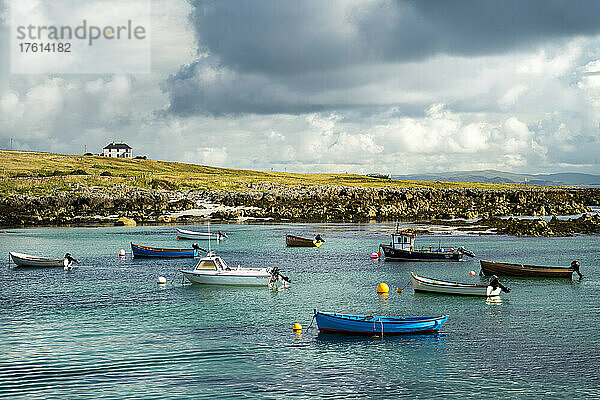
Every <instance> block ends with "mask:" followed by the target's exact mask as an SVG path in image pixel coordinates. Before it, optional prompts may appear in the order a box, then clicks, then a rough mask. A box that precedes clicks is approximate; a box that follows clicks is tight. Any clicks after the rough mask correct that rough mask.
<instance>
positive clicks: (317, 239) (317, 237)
mask: <svg viewBox="0 0 600 400" xmlns="http://www.w3.org/2000/svg"><path fill="white" fill-rule="evenodd" d="M315 240H316V241H317V242H322V243H325V240H323V238H322V237H321V235H319V234H317V236H315Z"/></svg>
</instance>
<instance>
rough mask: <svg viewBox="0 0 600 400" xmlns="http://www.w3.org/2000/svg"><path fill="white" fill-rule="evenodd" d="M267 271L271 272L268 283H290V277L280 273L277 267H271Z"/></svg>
mask: <svg viewBox="0 0 600 400" xmlns="http://www.w3.org/2000/svg"><path fill="white" fill-rule="evenodd" d="M269 272H270V273H271V279H270V280H269V284H272V283H275V282H283V284H284V285H287V284H289V283H292V280H291V279H290V278H288V277H287V276H283V275H281V273H280V272H279V267H273V268H272V269H271V270H270V271H269Z"/></svg>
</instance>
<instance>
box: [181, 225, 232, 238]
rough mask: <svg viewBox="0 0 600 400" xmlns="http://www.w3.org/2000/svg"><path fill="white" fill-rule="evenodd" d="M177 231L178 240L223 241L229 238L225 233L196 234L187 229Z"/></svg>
mask: <svg viewBox="0 0 600 400" xmlns="http://www.w3.org/2000/svg"><path fill="white" fill-rule="evenodd" d="M176 229H177V239H191V240H209V239H213V240H221V239H225V238H226V237H227V234H226V233H225V232H221V231H218V232H217V233H211V232H194V231H188V230H186V229H179V228H176Z"/></svg>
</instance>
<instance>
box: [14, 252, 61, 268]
mask: <svg viewBox="0 0 600 400" xmlns="http://www.w3.org/2000/svg"><path fill="white" fill-rule="evenodd" d="M9 254H10V257H11V258H12V260H13V261H14V263H15V264H16V265H17V266H19V267H29V268H44V267H57V268H58V267H60V268H70V267H71V264H72V261H71V260H69V258H68V257H65V258H49V257H37V256H31V255H29V254H23V253H17V252H13V251H11V252H9Z"/></svg>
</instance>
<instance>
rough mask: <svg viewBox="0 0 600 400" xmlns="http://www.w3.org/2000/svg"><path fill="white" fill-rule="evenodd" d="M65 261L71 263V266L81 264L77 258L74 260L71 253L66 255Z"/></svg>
mask: <svg viewBox="0 0 600 400" xmlns="http://www.w3.org/2000/svg"><path fill="white" fill-rule="evenodd" d="M65 260H67V261H68V262H69V264H71V263H76V264H79V260H77V259H76V258H73V257H72V256H71V253H67V254H65Z"/></svg>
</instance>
